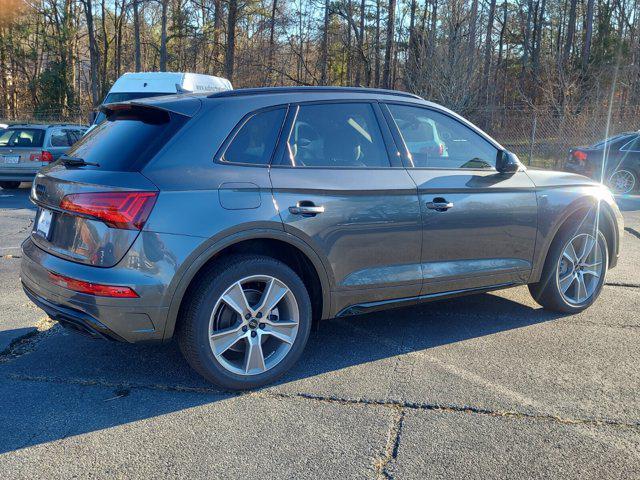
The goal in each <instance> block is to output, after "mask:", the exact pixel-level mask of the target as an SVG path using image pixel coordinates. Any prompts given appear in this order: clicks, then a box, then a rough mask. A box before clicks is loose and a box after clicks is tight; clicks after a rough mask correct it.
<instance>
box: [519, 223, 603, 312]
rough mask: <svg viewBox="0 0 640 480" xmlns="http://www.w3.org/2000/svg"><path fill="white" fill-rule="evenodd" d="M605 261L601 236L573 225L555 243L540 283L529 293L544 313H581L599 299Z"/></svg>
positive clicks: (585, 226) (588, 226)
mask: <svg viewBox="0 0 640 480" xmlns="http://www.w3.org/2000/svg"><path fill="white" fill-rule="evenodd" d="M608 261H609V257H608V251H607V241H606V239H605V236H604V235H603V234H602V232H601V231H600V230H599V229H597V227H596V226H595V225H594V224H592V223H589V224H584V223H578V224H576V223H572V224H570V225H567V226H566V227H565V228H563V229H562V230H561V231H560V232H559V233H558V236H557V237H556V238H555V239H554V241H553V243H552V245H551V247H550V249H549V253H548V254H547V259H546V261H545V265H544V269H543V271H542V276H541V279H540V281H539V282H538V283H535V284H531V285H529V291H530V292H531V295H532V296H533V298H534V300H536V302H538V303H539V304H540V305H542V306H543V307H544V308H546V309H549V310H554V311H557V312H563V313H577V312H580V311H582V310H584V309H585V308H587V307H589V306H590V305H591V304H592V303H593V302H595V300H596V298H598V295H600V291H601V290H602V286H603V285H604V280H605V276H606V272H607V267H608Z"/></svg>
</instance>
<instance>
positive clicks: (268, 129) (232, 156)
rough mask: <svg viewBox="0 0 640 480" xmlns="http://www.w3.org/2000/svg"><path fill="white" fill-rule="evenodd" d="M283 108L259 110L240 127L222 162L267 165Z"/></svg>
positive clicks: (278, 130) (278, 131)
mask: <svg viewBox="0 0 640 480" xmlns="http://www.w3.org/2000/svg"><path fill="white" fill-rule="evenodd" d="M284 115H285V109H284V108H277V109H275V110H267V111H264V112H259V113H256V114H255V115H253V116H252V117H249V119H248V120H247V121H245V122H244V124H243V125H242V126H241V127H240V129H239V130H238V132H237V133H236V135H235V136H234V137H233V140H231V143H230V144H229V146H228V147H227V149H226V150H225V152H224V154H223V155H222V157H221V160H222V161H223V162H229V163H246V164H250V165H269V162H270V161H271V155H273V150H274V149H275V147H276V142H277V141H278V134H279V133H280V127H281V125H282V121H283V120H284Z"/></svg>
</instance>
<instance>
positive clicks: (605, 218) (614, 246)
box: [529, 197, 620, 283]
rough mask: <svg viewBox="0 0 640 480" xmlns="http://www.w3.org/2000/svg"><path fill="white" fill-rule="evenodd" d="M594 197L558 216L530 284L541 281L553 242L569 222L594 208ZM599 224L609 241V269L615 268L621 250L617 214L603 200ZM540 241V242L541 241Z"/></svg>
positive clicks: (584, 199) (578, 202)
mask: <svg viewBox="0 0 640 480" xmlns="http://www.w3.org/2000/svg"><path fill="white" fill-rule="evenodd" d="M592 200H593V197H582V198H580V199H578V200H576V201H575V202H573V203H572V204H571V205H569V206H568V207H567V208H566V209H564V211H563V212H562V215H559V216H558V219H557V221H556V222H555V223H554V224H553V227H552V228H551V229H549V232H548V234H547V235H546V236H545V238H544V239H542V240H541V241H542V246H541V248H540V254H539V255H537V258H538V261H537V262H536V263H535V265H534V269H533V272H532V274H531V278H530V280H529V283H535V282H538V281H539V280H540V277H541V275H542V270H543V268H544V264H545V261H546V259H547V255H548V254H549V249H550V248H551V245H552V244H553V241H554V240H555V238H556V237H557V235H558V232H560V230H561V229H562V228H563V227H565V226H566V225H567V224H568V223H569V222H571V221H572V220H573V219H575V218H576V217H578V216H584V215H585V214H586V213H587V212H588V211H589V210H590V209H592V208H593V206H594V204H593V203H592ZM598 216H599V222H600V229H601V230H602V233H603V234H604V236H605V238H606V240H607V251H608V253H609V268H613V267H615V265H616V263H617V258H618V249H619V244H620V242H619V240H620V239H619V233H618V228H616V223H617V222H616V220H615V214H614V212H613V210H612V208H611V206H610V205H609V204H608V202H607V201H605V200H601V201H599V211H598ZM539 241H540V240H539Z"/></svg>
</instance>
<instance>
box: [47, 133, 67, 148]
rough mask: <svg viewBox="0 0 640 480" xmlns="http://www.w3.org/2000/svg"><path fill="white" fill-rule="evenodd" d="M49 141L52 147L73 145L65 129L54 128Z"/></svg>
mask: <svg viewBox="0 0 640 480" xmlns="http://www.w3.org/2000/svg"><path fill="white" fill-rule="evenodd" d="M49 143H50V144H51V146H52V147H68V146H70V145H71V143H69V136H68V135H67V132H66V131H65V130H54V131H53V132H51V139H50V140H49Z"/></svg>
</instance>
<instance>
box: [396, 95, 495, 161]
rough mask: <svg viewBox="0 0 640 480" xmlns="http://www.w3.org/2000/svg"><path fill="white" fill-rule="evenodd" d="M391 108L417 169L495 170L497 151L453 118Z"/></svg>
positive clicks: (400, 107)
mask: <svg viewBox="0 0 640 480" xmlns="http://www.w3.org/2000/svg"><path fill="white" fill-rule="evenodd" d="M388 107H389V111H390V112H391V116H392V117H393V120H394V121H395V123H396V125H397V126H398V130H399V131H400V134H401V135H402V138H403V140H404V143H405V145H406V146H407V150H408V151H409V153H410V155H411V159H412V161H413V166H414V167H417V168H420V167H426V168H474V169H483V168H493V167H495V164H496V157H497V155H498V149H497V148H496V147H494V146H493V145H491V144H490V143H489V142H488V141H487V140H485V139H484V138H482V136H480V135H479V134H477V133H476V132H474V131H473V130H471V129H470V128H468V127H467V126H466V125H464V124H462V123H460V122H459V121H457V120H455V119H454V118H451V117H449V116H448V115H445V114H442V113H439V112H436V111H434V110H430V109H427V108H420V107H412V106H408V105H388Z"/></svg>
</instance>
